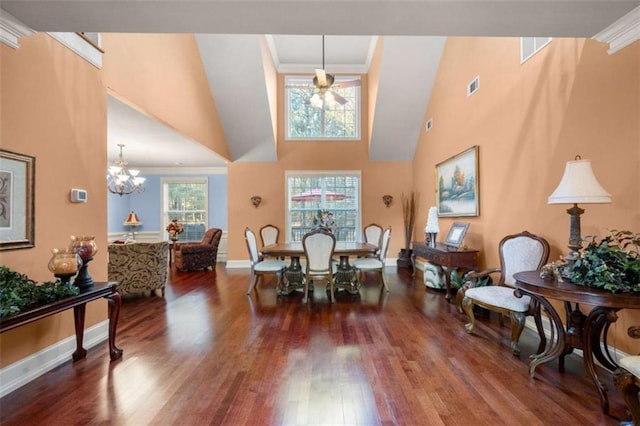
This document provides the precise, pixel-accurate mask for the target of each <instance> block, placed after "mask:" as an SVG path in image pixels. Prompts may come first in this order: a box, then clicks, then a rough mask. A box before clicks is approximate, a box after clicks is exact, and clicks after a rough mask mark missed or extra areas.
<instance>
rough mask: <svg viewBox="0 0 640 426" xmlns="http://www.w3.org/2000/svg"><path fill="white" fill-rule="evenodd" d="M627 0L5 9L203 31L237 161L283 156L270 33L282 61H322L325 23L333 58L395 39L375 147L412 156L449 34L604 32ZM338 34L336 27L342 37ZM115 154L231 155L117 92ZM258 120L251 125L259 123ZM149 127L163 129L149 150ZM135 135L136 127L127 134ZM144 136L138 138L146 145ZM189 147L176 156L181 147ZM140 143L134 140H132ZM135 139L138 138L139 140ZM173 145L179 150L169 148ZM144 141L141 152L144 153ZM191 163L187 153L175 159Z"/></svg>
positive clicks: (101, 1)
mask: <svg viewBox="0 0 640 426" xmlns="http://www.w3.org/2000/svg"><path fill="white" fill-rule="evenodd" d="M638 4H639V3H638V1H618V0H603V1H598V0H559V1H539V0H501V1H491V0H485V1H460V0H437V1H432V0H413V1H401V2H400V1H394V0H359V1H343V0H334V1H326V0H323V1H316V0H282V1H272V0H254V1H251V0H246V1H235V0H193V1H191V0H186V1H185V0H180V1H178V0H153V1H151V0H150V1H131V0H129V1H113V0H77V1H71V2H70V1H65V0H3V2H2V5H1V6H0V7H2V10H4V11H6V12H8V13H10V14H11V15H13V16H14V17H16V18H17V19H19V20H20V21H22V22H23V23H24V24H26V25H27V26H29V27H31V28H33V29H34V30H37V31H64V32H72V31H85V32H129V33H136V32H138V33H142V32H150V33H180V32H185V33H194V34H196V39H197V42H198V46H199V49H200V52H201V56H202V60H203V63H204V66H205V69H206V71H207V74H208V77H209V82H210V86H211V92H212V95H213V97H214V99H215V101H216V104H217V107H218V111H219V113H220V118H221V121H222V125H223V127H224V132H225V137H226V139H227V143H228V145H229V151H230V152H231V156H232V159H233V161H275V160H276V152H275V140H274V137H275V132H274V129H273V124H272V123H273V120H272V119H271V116H270V114H271V113H270V109H269V100H268V96H267V89H266V84H265V76H264V65H263V61H264V58H263V57H262V56H261V47H260V43H261V41H260V38H261V36H262V35H265V34H267V35H269V36H267V42H268V45H269V47H270V50H271V55H272V60H273V62H274V64H275V66H276V68H277V70H278V71H279V72H283V73H286V72H309V73H312V72H313V69H314V68H318V67H319V66H320V65H321V59H322V58H321V50H320V49H321V47H320V34H327V46H326V69H327V71H328V72H333V73H345V72H347V73H349V72H353V73H355V72H358V73H366V72H367V70H368V66H369V61H370V60H371V52H372V49H373V46H374V45H375V43H376V41H378V39H377V37H375V36H378V35H383V36H385V37H383V38H382V39H383V42H384V49H383V52H384V53H383V56H382V60H381V61H382V62H381V64H380V77H379V82H378V84H379V85H378V92H377V96H376V104H375V113H374V124H373V130H372V133H371V135H370V136H371V144H370V152H369V157H370V159H371V160H374V161H375V160H411V159H412V158H413V153H414V150H415V146H416V143H417V141H418V137H419V132H420V131H421V130H422V129H423V127H422V125H423V121H424V114H425V111H426V108H427V105H428V101H429V96H430V91H431V86H432V84H433V79H434V78H435V74H436V71H437V66H438V61H439V58H440V55H441V53H442V50H443V48H444V43H445V40H446V38H445V37H446V36H514V37H520V36H552V37H593V36H594V35H596V34H597V33H599V32H601V31H602V30H604V29H605V28H606V27H607V26H609V25H610V24H612V23H613V22H615V21H616V20H618V19H619V18H620V17H622V16H624V15H625V14H627V13H629V12H630V11H632V10H634V8H636V9H635V11H638V13H640V9H637V7H638ZM332 36H333V37H332ZM108 112H109V124H108V126H109V127H108V131H109V137H108V139H109V148H108V155H109V158H110V160H112V159H114V158H116V157H117V146H116V144H117V143H125V144H126V145H127V146H128V148H127V150H128V152H129V154H130V155H128V154H127V152H125V156H126V157H127V160H128V161H129V162H130V163H131V164H134V165H136V166H147V167H149V166H161V167H168V166H174V167H175V166H190V165H193V166H213V165H222V164H224V162H223V161H222V160H221V159H220V158H219V157H218V156H217V155H215V154H214V153H211V152H210V151H209V150H207V149H206V148H202V147H201V146H199V144H197V143H195V142H194V141H191V140H188V139H186V138H184V137H183V136H181V135H179V134H176V133H175V132H171V131H170V130H168V129H166V128H164V127H163V126H162V125H160V124H159V123H155V122H152V120H149V119H148V118H146V117H144V116H140V114H138V113H136V112H135V111H133V110H132V109H130V108H128V107H126V106H124V105H123V104H120V103H119V102H118V101H116V100H114V99H110V100H109V105H108ZM248 123H249V124H250V125H248ZM137 126H140V127H139V129H144V131H145V132H146V134H147V135H149V137H150V138H153V139H152V140H155V141H156V147H158V144H157V141H158V140H162V141H163V144H164V145H163V146H164V148H163V149H159V150H158V149H156V151H154V152H158V155H157V156H149V152H150V151H149V150H145V149H144V147H143V145H144V143H145V142H144V140H145V138H140V136H139V135H140V132H139V129H138V131H137V134H138V137H137V138H133V137H131V138H130V136H128V135H127V129H130V128H136V127H137ZM128 138H130V139H128ZM136 144H137V145H138V146H136ZM176 144H178V145H179V146H181V149H180V150H178V152H181V153H183V154H184V156H183V157H179V158H176V156H175V153H176V150H172V149H171V147H172V146H174V145H176ZM130 145H131V146H130ZM129 147H130V148H131V149H130V150H129ZM167 150H171V151H170V152H173V153H174V155H173V156H172V157H171V159H170V160H168V159H167V156H162V155H161V153H162V152H165V151H167ZM138 153H141V154H140V155H139V154H138ZM176 163H181V164H176Z"/></svg>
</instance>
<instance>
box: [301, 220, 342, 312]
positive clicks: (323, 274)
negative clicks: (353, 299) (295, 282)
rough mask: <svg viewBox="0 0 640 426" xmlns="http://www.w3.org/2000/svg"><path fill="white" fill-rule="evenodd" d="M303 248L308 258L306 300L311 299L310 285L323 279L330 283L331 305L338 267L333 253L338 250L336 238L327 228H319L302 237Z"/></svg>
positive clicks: (305, 287) (305, 284) (305, 285)
mask: <svg viewBox="0 0 640 426" xmlns="http://www.w3.org/2000/svg"><path fill="white" fill-rule="evenodd" d="M302 248H303V249H304V255H305V257H306V258H307V264H306V267H305V281H304V298H303V302H304V303H307V301H308V299H309V283H310V282H312V281H314V279H316V278H323V279H326V280H327V281H328V282H329V292H330V300H331V303H333V302H334V301H335V293H334V282H333V276H334V274H335V272H336V270H337V265H336V264H335V262H334V261H333V252H334V251H335V249H336V237H335V235H333V233H331V231H329V230H328V229H327V228H323V227H318V228H317V229H314V230H313V231H311V232H308V233H306V234H305V235H304V237H302Z"/></svg>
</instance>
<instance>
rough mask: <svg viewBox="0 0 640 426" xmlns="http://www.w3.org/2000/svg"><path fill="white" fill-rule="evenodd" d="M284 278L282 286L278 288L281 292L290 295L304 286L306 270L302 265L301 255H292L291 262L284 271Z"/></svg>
mask: <svg viewBox="0 0 640 426" xmlns="http://www.w3.org/2000/svg"><path fill="white" fill-rule="evenodd" d="M284 278H285V279H284V280H282V287H281V288H280V289H279V290H278V292H279V294H282V295H288V294H291V292H292V291H294V290H297V289H299V288H303V287H304V271H303V270H302V266H301V265H300V257H299V256H291V262H290V263H289V266H288V267H287V269H286V270H285V272H284Z"/></svg>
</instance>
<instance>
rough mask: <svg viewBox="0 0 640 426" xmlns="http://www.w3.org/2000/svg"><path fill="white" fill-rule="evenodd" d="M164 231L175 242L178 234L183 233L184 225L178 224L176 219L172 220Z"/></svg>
mask: <svg viewBox="0 0 640 426" xmlns="http://www.w3.org/2000/svg"><path fill="white" fill-rule="evenodd" d="M166 229H167V232H168V233H169V236H171V239H172V240H177V239H178V234H182V233H183V232H184V225H182V223H181V222H178V219H173V220H172V221H171V222H169V224H168V225H167V228H166Z"/></svg>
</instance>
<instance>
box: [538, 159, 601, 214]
mask: <svg viewBox="0 0 640 426" xmlns="http://www.w3.org/2000/svg"><path fill="white" fill-rule="evenodd" d="M610 202H611V194H609V193H608V192H607V191H605V189H604V188H603V187H602V186H601V185H600V184H599V183H598V181H597V179H596V177H595V176H594V174H593V170H592V169H591V161H589V160H582V159H578V160H573V161H567V165H566V167H565V169H564V175H563V176H562V180H561V181H560V184H559V185H558V187H557V188H556V190H555V191H553V194H551V195H549V199H548V203H549V204H578V203H580V204H585V203H586V204H598V203H610Z"/></svg>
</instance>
